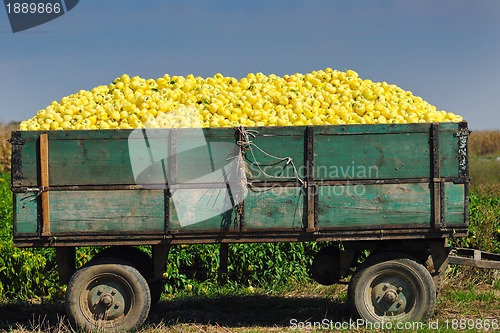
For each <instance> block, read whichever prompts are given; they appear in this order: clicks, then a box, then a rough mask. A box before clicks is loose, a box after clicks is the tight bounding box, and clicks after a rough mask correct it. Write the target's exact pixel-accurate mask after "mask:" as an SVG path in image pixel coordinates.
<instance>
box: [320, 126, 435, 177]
mask: <svg viewBox="0 0 500 333" xmlns="http://www.w3.org/2000/svg"><path fill="white" fill-rule="evenodd" d="M315 141H316V145H315V149H316V151H315V153H316V160H315V170H314V176H315V178H316V179H389V178H424V177H429V175H430V153H429V143H428V142H429V134H428V133H412V134H411V135H410V134H409V133H395V134H366V135H321V134H316V135H315Z"/></svg>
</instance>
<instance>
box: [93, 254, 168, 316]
mask: <svg viewBox="0 0 500 333" xmlns="http://www.w3.org/2000/svg"><path fill="white" fill-rule="evenodd" d="M106 257H107V258H118V259H120V260H123V261H125V262H127V263H129V264H130V265H131V266H132V267H134V268H135V269H137V270H138V271H139V272H140V273H141V274H142V276H144V278H145V279H146V280H148V281H149V282H148V285H149V291H150V293H151V309H154V308H155V307H156V306H157V305H158V303H159V302H160V298H161V294H162V292H163V288H164V283H163V280H154V281H151V279H152V277H153V273H154V263H153V259H151V257H150V256H149V255H148V254H147V253H145V252H143V251H141V250H139V249H138V248H136V247H131V246H113V247H109V248H107V249H104V250H102V251H101V252H99V253H98V254H97V255H95V256H94V258H92V260H100V258H106ZM91 262H92V261H91Z"/></svg>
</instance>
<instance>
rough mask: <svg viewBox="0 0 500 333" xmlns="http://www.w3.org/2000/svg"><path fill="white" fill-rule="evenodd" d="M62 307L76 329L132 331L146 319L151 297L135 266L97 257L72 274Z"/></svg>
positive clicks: (113, 259)
mask: <svg viewBox="0 0 500 333" xmlns="http://www.w3.org/2000/svg"><path fill="white" fill-rule="evenodd" d="M65 306H66V312H67V314H68V317H69V319H70V321H71V323H72V324H73V325H75V326H76V327H78V328H80V329H83V330H99V331H111V332H121V331H135V330H137V329H138V328H139V327H140V326H141V325H142V324H143V323H144V322H145V321H146V319H147V318H148V314H149V309H150V306H151V296H150V291H149V287H148V284H147V282H146V280H145V279H144V277H143V276H142V274H141V273H140V272H139V271H138V270H137V269H135V268H134V267H132V266H130V265H128V264H127V263H125V262H123V261H121V260H117V259H115V258H100V259H99V260H93V262H90V263H88V264H87V265H85V266H84V267H82V268H80V269H79V270H78V271H76V273H75V274H73V276H72V277H71V279H70V281H69V283H68V288H67V291H66V302H65Z"/></svg>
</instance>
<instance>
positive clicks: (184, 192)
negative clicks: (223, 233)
mask: <svg viewBox="0 0 500 333" xmlns="http://www.w3.org/2000/svg"><path fill="white" fill-rule="evenodd" d="M223 207H226V208H228V209H227V210H225V209H223ZM168 212H169V228H170V229H171V230H181V231H189V230H192V231H195V230H223V229H227V228H234V211H233V208H232V207H231V202H230V200H229V196H228V194H227V192H226V191H225V190H224V189H177V190H175V191H173V193H172V197H171V198H170V199H169V206H168Z"/></svg>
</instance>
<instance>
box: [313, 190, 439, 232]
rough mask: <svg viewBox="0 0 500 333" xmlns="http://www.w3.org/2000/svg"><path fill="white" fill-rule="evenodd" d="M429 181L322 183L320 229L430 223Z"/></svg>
mask: <svg viewBox="0 0 500 333" xmlns="http://www.w3.org/2000/svg"><path fill="white" fill-rule="evenodd" d="M430 197H431V194H430V191H429V186H428V184H395V185H393V184H386V185H348V186H320V187H319V189H318V216H319V220H318V221H319V226H320V228H335V227H363V226H375V225H380V226H381V227H383V226H384V225H391V224H392V225H396V224H421V225H423V226H425V225H429V224H430V221H431V203H430Z"/></svg>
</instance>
